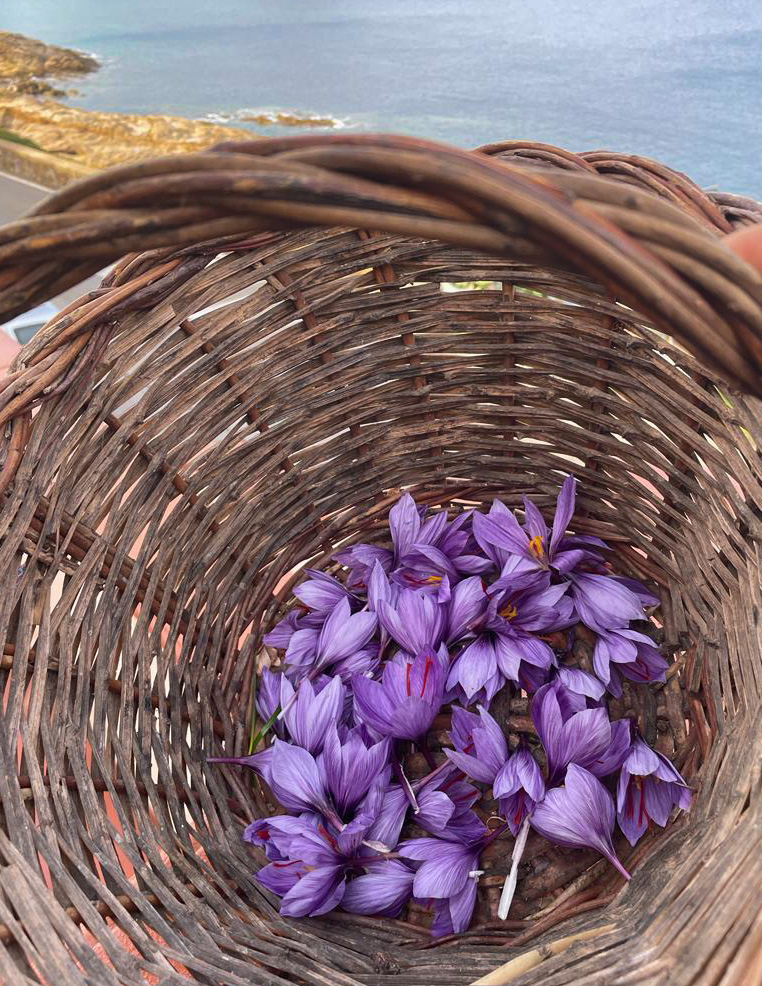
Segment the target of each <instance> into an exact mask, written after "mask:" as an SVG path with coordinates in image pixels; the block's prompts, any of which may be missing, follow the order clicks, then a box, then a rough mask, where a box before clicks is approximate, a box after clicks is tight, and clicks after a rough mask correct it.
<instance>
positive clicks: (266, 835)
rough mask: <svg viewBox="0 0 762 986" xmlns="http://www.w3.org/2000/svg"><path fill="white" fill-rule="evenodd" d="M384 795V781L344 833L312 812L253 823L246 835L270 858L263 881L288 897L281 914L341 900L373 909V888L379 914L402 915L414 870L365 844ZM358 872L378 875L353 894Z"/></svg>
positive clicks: (322, 908) (313, 910) (316, 910)
mask: <svg viewBox="0 0 762 986" xmlns="http://www.w3.org/2000/svg"><path fill="white" fill-rule="evenodd" d="M381 796H382V785H379V784H376V785H375V787H374V789H373V790H372V791H371V792H369V794H368V797H367V798H366V800H365V802H364V803H363V805H362V806H361V809H360V811H359V812H358V815H357V817H356V818H355V819H354V820H353V821H352V822H351V823H350V824H349V825H347V826H345V827H344V829H343V830H342V831H338V830H337V829H335V828H334V827H333V826H332V825H331V824H330V823H328V822H326V821H325V820H324V819H322V818H321V817H320V815H315V814H310V813H303V814H302V815H300V816H299V817H293V816H289V815H280V816H275V817H274V818H269V819H263V820H261V821H258V822H254V823H252V824H251V825H249V826H248V828H247V829H246V831H245V832H244V838H245V839H246V840H247V841H248V842H250V843H252V844H253V845H257V846H260V847H261V848H263V849H264V850H265V853H266V855H267V858H268V859H269V860H270V863H269V864H268V865H267V866H265V867H263V868H262V869H261V870H260V871H259V872H258V873H257V880H258V881H259V882H260V883H261V884H262V885H263V886H265V887H267V888H268V889H269V890H272V891H273V892H274V893H277V894H279V895H280V896H282V897H283V900H282V902H281V914H283V915H285V916H289V917H304V916H307V915H310V916H317V915H319V914H326V913H327V912H328V911H331V910H333V909H334V908H335V907H337V906H339V904H342V905H343V906H345V907H346V909H347V910H351V911H353V912H355V913H360V914H363V913H368V912H367V911H366V910H364V908H365V907H367V906H368V901H369V897H370V893H371V891H372V892H374V893H375V895H376V904H377V905H379V904H380V905H382V906H381V907H379V906H376V913H379V912H381V913H388V914H390V915H392V914H394V913H399V911H400V910H401V909H402V907H404V905H405V903H406V902H407V900H408V899H409V898H410V896H411V894H412V883H413V873H412V872H411V870H410V869H409V868H408V867H406V866H405V865H404V864H403V863H398V864H397V865H395V866H392V865H391V864H392V863H396V861H394V860H387V859H384V858H383V857H380V856H369V855H368V854H367V850H364V849H363V847H362V842H363V839H364V837H365V836H366V834H367V831H368V828H369V824H370V823H371V822H372V820H373V817H374V814H375V812H376V811H377V808H378V805H379V804H380V799H381ZM357 873H360V874H363V873H367V874H369V875H374V876H375V877H376V879H375V880H372V881H364V882H363V884H362V885H361V886H359V887H355V888H354V890H351V891H350V892H349V893H347V890H348V889H349V888H351V887H352V884H353V882H354V881H351V880H350V882H349V883H348V882H347V879H348V877H351V876H352V875H353V874H357ZM357 879H362V877H358V878H357ZM345 897H346V902H345V901H344V898H345Z"/></svg>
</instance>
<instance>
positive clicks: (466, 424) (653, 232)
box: [0, 137, 762, 986]
mask: <svg viewBox="0 0 762 986" xmlns="http://www.w3.org/2000/svg"><path fill="white" fill-rule="evenodd" d="M482 150H483V152H484V153H482V154H467V153H466V152H461V151H457V150H454V149H452V148H448V147H444V146H440V145H434V144H430V143H427V142H423V141H416V140H412V139H405V138H391V137H367V138H363V137H349V138H347V137H338V138H325V137H309V138H294V139H288V140H263V141H257V142H252V143H247V144H240V145H225V146H222V147H220V148H217V149H216V150H215V151H213V152H208V153H203V154H195V155H188V156H183V157H175V158H166V159H162V160H155V161H149V162H145V163H142V164H139V165H134V166H130V167H125V168H118V169H115V170H112V171H108V172H105V173H103V174H99V175H98V176H96V177H94V178H91V179H88V180H86V181H84V182H80V183H78V184H76V185H73V186H70V187H69V188H67V189H65V190H64V191H61V192H59V193H57V194H56V195H54V196H52V197H51V198H49V199H48V200H47V201H46V202H45V203H43V205H42V206H41V207H39V208H38V209H37V210H35V212H34V213H33V214H32V215H31V216H30V217H27V218H25V219H23V220H20V221H19V222H16V223H13V224H12V225H10V226H7V227H5V228H4V229H2V230H0V264H2V267H1V268H0V316H2V317H10V316H11V315H13V314H16V313H18V312H20V311H22V310H24V309H25V308H28V307H30V306H31V305H32V304H33V303H36V302H39V301H41V300H42V299H43V298H45V297H49V296H51V295H53V294H55V293H57V292H58V291H60V290H62V289H63V288H64V287H66V286H70V285H71V284H73V283H76V282H77V281H78V280H80V279H81V278H82V277H84V276H87V275H89V274H92V273H93V272H95V271H97V270H99V269H101V268H103V266H104V265H105V264H107V263H109V262H111V261H114V260H116V259H117V258H119V257H123V256H124V255H125V254H129V255H128V256H127V257H126V258H125V259H123V260H121V261H120V262H119V263H117V265H116V267H115V268H114V269H113V270H112V271H111V273H110V274H109V275H108V277H107V278H106V280H105V281H104V282H103V286H102V287H101V288H99V289H98V290H97V291H94V292H91V294H90V295H88V296H87V297H85V298H82V299H80V300H79V302H77V303H76V304H75V305H72V306H70V307H69V309H67V310H66V311H65V312H63V313H62V314H61V315H60V316H59V317H58V318H56V319H55V320H54V322H53V323H52V324H50V325H48V326H47V327H46V328H45V329H44V330H43V331H42V332H40V334H39V335H38V336H37V337H36V338H35V339H34V340H33V341H32V342H31V343H30V344H29V345H28V346H26V348H25V349H24V350H23V351H22V353H21V355H20V357H19V358H18V360H17V361H16V363H15V364H14V367H13V368H12V372H11V373H10V375H9V376H8V377H7V378H6V380H5V382H4V387H3V389H2V396H1V397H0V422H1V423H2V426H3V427H2V431H0V442H2V445H0V466H1V469H0V489H2V490H3V503H2V512H1V513H0V577H1V578H2V588H1V589H0V637H1V639H2V648H3V649H2V665H1V668H2V670H0V684H2V688H3V698H4V717H3V719H2V722H0V761H1V762H0V805H1V807H2V813H1V815H0V818H1V820H2V821H1V823H0V866H2V870H0V981H1V982H2V983H3V984H4V986H12V984H14V986H15V984H16V983H19V984H20V983H29V982H35V983H37V982H40V983H47V984H54V986H74V984H83V986H84V984H138V983H144V982H156V981H157V980H158V981H159V982H161V983H182V982H187V979H188V978H190V979H191V980H192V981H193V982H197V983H207V984H208V983H224V984H240V986H243V984H251V983H256V984H271V983H276V984H293V983H305V984H311V986H329V984H330V986H357V984H365V986H381V984H389V986H392V984H394V986H428V984H430V983H432V982H433V983H436V984H437V986H448V984H465V983H468V982H471V981H472V980H474V979H476V978H477V977H479V976H483V975H486V974H487V973H489V972H490V970H493V969H495V968H496V967H497V966H500V965H501V964H502V963H505V962H506V961H508V960H514V961H513V962H512V964H511V965H510V966H509V967H508V968H504V969H501V970H499V971H498V972H496V973H494V974H493V976H492V978H490V979H489V980H488V981H490V982H495V983H498V982H507V981H509V979H510V978H511V977H515V976H517V975H520V974H523V975H524V978H523V979H522V982H526V983H539V982H543V983H546V984H561V983H564V984H570V983H577V984H583V983H584V984H594V983H600V984H607V986H608V984H611V983H618V984H623V986H624V984H634V983H654V984H657V983H658V984H666V983H669V984H670V986H675V984H681V986H688V984H693V983H706V984H709V983H711V984H723V986H730V984H733V986H740V984H743V986H753V984H759V983H760V981H762V786H761V781H760V773H761V769H762V759H761V755H762V716H761V715H760V693H761V691H762V665H761V664H760V645H761V644H762V629H761V628H762V623H761V622H760V612H761V610H762V598H761V591H760V537H761V536H762V460H761V459H760V448H762V406H761V405H760V403H759V401H758V400H757V397H748V396H745V394H747V393H752V394H756V395H757V396H758V395H759V394H760V393H761V392H762V375H761V374H760V369H761V368H762V277H761V276H760V275H759V274H757V273H755V272H754V271H753V270H751V269H750V268H749V267H747V266H746V265H745V264H744V263H743V262H742V261H741V260H740V259H738V258H737V257H735V255H733V254H731V253H730V251H728V250H727V248H726V247H725V246H724V245H723V244H722V242H721V240H720V234H723V233H725V232H727V231H729V230H731V229H732V228H734V227H735V226H737V225H740V224H744V223H747V222H757V221H759V220H760V218H762V215H761V214H760V210H759V207H758V206H757V205H756V204H755V203H753V202H750V201H748V200H743V199H738V198H735V197H732V196H722V195H707V194H705V193H704V192H702V191H701V190H700V189H699V188H698V187H697V186H696V185H694V184H693V183H692V182H691V181H690V180H688V179H687V178H685V177H684V176H683V175H679V174H677V173H675V172H673V171H670V170H669V169H668V168H665V167H663V166H660V165H657V164H654V163H653V162H650V161H645V160H642V159H637V158H631V157H624V156H621V155H616V154H610V153H608V152H595V153H591V154H585V155H581V156H576V155H573V154H569V153H566V152H564V151H560V150H558V149H555V148H548V147H544V146H542V145H532V144H524V143H516V142H511V143H506V144H497V145H491V146H490V147H487V148H483V149H482ZM601 175H606V176H608V177H601ZM365 229H370V230H373V232H364V230H365ZM445 244H448V245H445ZM136 250H140V251H142V252H140V253H134V252H133V253H130V251H136ZM476 281H479V282H485V281H486V282H489V286H488V287H487V289H479V290H477V289H469V290H466V289H461V290H451V289H449V290H447V289H445V288H444V287H443V286H445V285H452V284H454V283H458V284H460V285H461V287H462V282H476ZM472 287H473V286H472ZM479 287H480V288H483V285H480V286H479ZM570 470H571V471H574V472H575V473H576V474H577V476H578V477H579V478H580V480H581V489H582V494H583V495H582V503H581V507H580V510H579V514H578V516H577V518H576V520H575V524H576V527H577V530H580V531H585V532H590V533H595V534H599V535H601V536H603V537H605V538H606V539H607V540H608V541H609V542H610V543H611V544H612V545H614V546H615V549H616V550H615V552H614V556H615V559H616V561H615V564H616V565H617V567H618V568H619V570H620V571H621V572H624V573H631V574H633V575H635V576H637V577H640V578H644V579H646V580H647V581H649V583H650V584H651V585H653V586H656V587H658V591H659V592H660V594H661V598H662V601H663V605H662V608H661V610H660V613H661V617H660V619H661V620H662V626H661V635H662V638H663V644H664V648H665V652H666V653H667V654H669V655H670V659H671V661H672V665H671V667H670V671H669V674H668V679H667V684H666V686H664V687H663V688H661V689H659V690H653V691H647V692H646V693H645V694H644V693H643V692H642V691H637V690H636V691H633V692H632V693H629V692H627V693H626V694H625V696H624V698H623V700H622V703H621V708H620V709H619V713H620V714H621V713H624V712H628V711H629V712H632V713H633V714H635V715H637V716H638V718H639V721H640V727H641V729H642V730H643V732H644V734H645V736H646V738H648V739H649V740H650V741H651V742H655V743H656V745H657V746H658V748H659V749H661V750H662V751H664V752H666V753H667V754H668V755H669V756H671V757H672V758H673V759H675V761H676V763H677V765H678V766H679V767H680V769H681V770H682V771H683V772H684V774H685V775H686V776H687V777H688V779H689V780H690V781H691V783H693V784H694V786H696V787H697V789H698V795H697V798H696V800H695V805H694V809H693V810H692V811H691V812H690V814H689V815H687V816H685V817H684V818H683V819H682V820H679V821H677V822H675V823H674V824H673V825H672V826H671V827H668V828H667V830H666V831H662V830H657V832H651V833H649V834H648V836H647V837H646V839H645V840H644V841H643V842H641V844H639V846H638V847H637V849H636V850H634V851H633V850H623V860H624V862H625V865H627V866H628V868H630V869H632V868H634V870H635V873H634V878H633V880H632V882H631V884H629V885H628V886H627V887H626V888H623V887H622V883H621V880H620V879H619V877H618V876H617V875H616V874H615V873H614V872H613V871H611V870H610V869H607V868H606V867H605V866H602V865H600V864H597V863H596V858H595V857H594V856H592V855H590V854H586V853H571V852H566V851H563V850H555V849H552V848H548V846H547V844H545V843H540V842H539V841H538V843H537V845H536V846H534V845H533V843H531V842H530V845H529V847H528V855H527V857H526V864H525V865H524V867H523V872H522V877H521V883H520V891H519V897H518V898H517V900H516V901H515V904H514V909H513V911H512V914H511V919H510V920H508V921H507V922H506V923H505V924H503V923H500V922H497V921H495V920H494V908H495V902H496V897H497V896H498V894H499V885H500V882H501V879H502V876H501V874H503V873H504V872H505V859H504V855H505V852H506V844H504V843H503V844H501V843H495V844H494V845H493V846H492V847H491V849H492V850H494V851H493V852H492V855H491V856H488V859H487V870H488V873H487V875H486V876H485V877H484V878H483V879H482V884H483V886H484V890H483V893H482V896H481V899H480V902H479V905H478V909H477V914H476V917H475V921H474V925H473V926H472V930H471V931H469V932H468V933H466V934H464V935H461V936H458V938H457V939H456V940H447V939H445V940H443V941H440V942H438V943H434V942H432V941H431V940H430V938H429V937H428V933H427V931H426V929H425V927H424V926H423V924H424V920H423V912H422V911H419V910H415V909H413V910H411V912H410V914H409V915H408V918H407V920H406V921H405V922H398V921H389V920H385V919H368V918H357V917H352V916H350V915H346V914H341V913H336V914H334V915H332V916H330V917H326V918H321V919H311V920H303V921H289V920H286V919H282V918H281V917H280V916H279V914H278V908H277V900H276V899H274V898H273V897H272V896H270V895H269V894H268V893H266V892H265V891H263V890H262V889H261V888H260V887H259V886H258V884H257V883H256V881H255V879H254V873H255V871H256V868H257V866H258V865H259V863H260V860H259V859H258V857H257V855H256V852H255V851H254V850H253V849H251V847H248V846H246V845H245V844H244V843H243V842H242V841H241V829H242V825H243V824H244V823H245V822H246V821H248V820H250V819H251V818H252V817H254V816H257V815H261V814H262V813H263V812H268V811H272V806H271V804H270V803H268V801H267V800H266V793H264V792H263V790H262V789H261V788H260V787H259V786H258V785H256V784H252V782H251V775H248V774H246V775H245V776H244V774H243V773H242V772H241V771H240V770H239V769H237V768H233V767H231V768H228V767H225V768H220V767H212V766H208V765H207V764H206V763H205V757H206V756H207V755H210V754H213V753H219V752H220V751H222V750H225V751H227V752H228V753H231V752H236V753H237V752H240V751H241V750H243V749H244V748H245V747H246V745H247V743H248V736H249V727H250V719H251V712H252V679H253V677H254V676H255V674H256V668H257V662H258V660H259V658H260V657H261V655H262V648H261V644H260V639H261V634H262V631H263V629H266V628H268V627H269V626H271V625H272V623H273V621H274V620H275V619H276V618H277V617H278V615H279V613H280V611H281V610H282V607H283V603H284V601H285V600H286V599H287V598H288V596H289V593H290V589H291V587H292V586H293V584H294V581H295V579H296V578H298V577H299V573H298V571H295V568H296V566H298V565H300V564H301V563H303V562H304V560H305V559H310V560H311V562H312V564H313V565H318V566H319V565H329V564H330V556H331V554H332V552H333V551H334V550H335V547H336V543H337V539H339V538H351V539H360V538H362V539H367V538H369V537H371V538H380V537H383V525H384V520H385V516H386V513H387V511H388V508H389V505H390V504H391V503H392V502H393V500H394V499H395V498H396V496H397V495H398V494H399V489H400V487H401V486H403V485H404V486H405V487H409V488H411V489H412V491H413V492H414V493H415V495H416V496H417V497H418V498H420V500H421V501H423V502H427V503H429V504H432V505H448V506H449V505H454V506H455V507H456V509H457V507H458V506H459V505H462V504H464V503H474V502H484V501H489V500H490V499H491V498H492V497H493V496H495V495H499V496H501V497H502V498H503V499H505V500H506V502H508V503H509V504H511V505H518V503H519V502H520V495H521V494H522V493H523V492H526V491H528V492H531V493H532V494H533V495H536V497H537V501H538V503H539V505H540V506H544V507H547V506H549V504H550V503H551V500H552V497H553V495H554V494H555V492H556V490H557V488H558V484H559V481H560V478H561V476H562V475H563V474H564V473H566V472H568V471H570ZM503 711H504V713H505V714H506V715H507V716H508V718H509V721H510V722H511V723H512V724H513V725H515V726H519V727H520V726H522V725H523V724H525V723H526V701H525V700H524V701H523V702H522V700H521V698H514V699H512V700H509V701H508V702H507V704H506V705H505V707H504V708H503ZM412 766H413V767H414V766H415V765H412ZM516 956H518V958H517V959H516V958H515V957H516ZM540 962H542V965H538V964H539V963H540ZM534 966H538V967H537V968H535V969H534V971H532V968H533V967H534ZM151 977H154V978H151Z"/></svg>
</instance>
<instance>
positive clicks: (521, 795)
mask: <svg viewBox="0 0 762 986" xmlns="http://www.w3.org/2000/svg"><path fill="white" fill-rule="evenodd" d="M523 814H524V792H523V791H519V800H518V802H517V805H516V814H515V815H514V816H513V824H514V825H518V824H519V822H520V821H521V816H522V815H523Z"/></svg>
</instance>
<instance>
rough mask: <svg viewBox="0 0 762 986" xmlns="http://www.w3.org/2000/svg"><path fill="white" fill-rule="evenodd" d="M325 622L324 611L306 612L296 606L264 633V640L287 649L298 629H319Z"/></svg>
mask: <svg viewBox="0 0 762 986" xmlns="http://www.w3.org/2000/svg"><path fill="white" fill-rule="evenodd" d="M323 623H325V614H324V613H306V612H304V610H302V609H301V608H300V607H295V608H294V609H292V610H290V611H289V612H288V613H287V614H286V615H285V616H284V617H283V619H282V620H280V621H279V622H278V623H276V624H275V626H274V627H273V629H272V630H271V631H270V632H269V633H266V634H265V635H264V637H263V638H262V641H263V643H265V644H267V646H268V647H274V648H275V649H276V650H287V649H288V646H289V644H290V643H291V638H292V637H293V636H294V634H295V633H296V632H297V631H298V630H319V629H320V628H321V627H322V625H323Z"/></svg>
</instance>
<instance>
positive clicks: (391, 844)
mask: <svg viewBox="0 0 762 986" xmlns="http://www.w3.org/2000/svg"><path fill="white" fill-rule="evenodd" d="M409 804H410V802H409V801H408V799H407V797H406V795H405V792H404V791H403V789H402V788H401V787H399V786H398V785H393V786H392V787H390V788H388V789H387V791H386V793H385V794H384V799H383V802H382V804H381V811H380V812H379V814H378V817H377V818H376V821H375V822H374V823H373V825H372V826H371V828H370V829H369V830H368V833H367V836H366V839H367V841H369V842H377V843H379V844H380V845H382V846H386V848H387V849H394V848H395V847H396V845H397V843H398V842H399V838H400V832H401V831H402V826H403V825H404V823H405V817H406V815H407V810H408V807H409Z"/></svg>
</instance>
